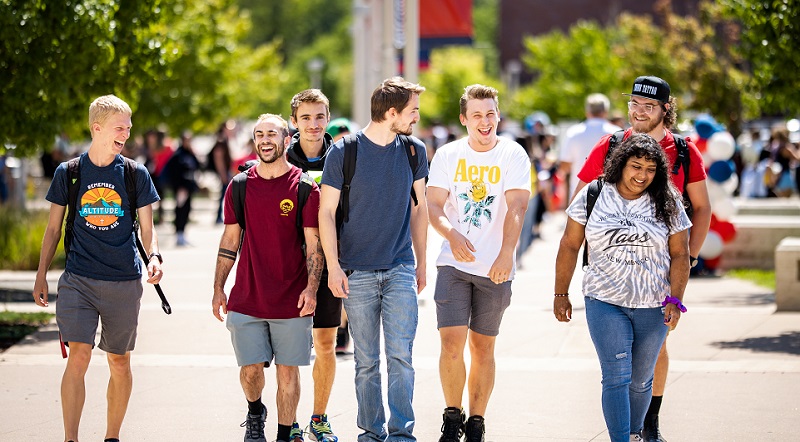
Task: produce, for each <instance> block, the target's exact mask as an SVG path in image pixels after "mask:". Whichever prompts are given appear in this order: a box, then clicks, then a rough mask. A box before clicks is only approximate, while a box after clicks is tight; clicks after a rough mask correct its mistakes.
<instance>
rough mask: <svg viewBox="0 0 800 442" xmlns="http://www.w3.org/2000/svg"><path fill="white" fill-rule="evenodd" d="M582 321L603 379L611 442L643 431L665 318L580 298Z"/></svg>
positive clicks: (656, 312) (658, 310) (644, 310)
mask: <svg viewBox="0 0 800 442" xmlns="http://www.w3.org/2000/svg"><path fill="white" fill-rule="evenodd" d="M584 301H585V302H586V321H587V322H588V324H589V334H590V335H591V337H592V342H594V348H595V350H596V351H597V357H598V358H599V359H600V370H601V371H602V374H603V398H602V403H603V416H604V417H605V420H606V427H607V428H608V434H609V436H610V437H611V440H612V442H618V441H620V442H622V441H624V442H628V441H629V438H630V433H636V432H639V431H641V430H642V427H643V426H644V416H645V414H646V413H647V408H648V407H649V406H650V397H651V395H652V390H653V370H654V369H655V366H656V360H657V359H658V352H659V350H660V349H661V345H662V344H663V343H664V338H665V337H666V336H667V326H665V325H664V313H663V311H662V308H661V307H657V308H628V307H620V306H617V305H613V304H608V303H606V302H603V301H598V300H596V299H594V298H589V297H584Z"/></svg>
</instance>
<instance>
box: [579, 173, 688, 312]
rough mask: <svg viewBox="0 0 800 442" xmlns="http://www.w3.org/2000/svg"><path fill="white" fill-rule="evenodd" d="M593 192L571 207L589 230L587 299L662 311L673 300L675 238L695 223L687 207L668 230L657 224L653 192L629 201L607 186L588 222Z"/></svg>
mask: <svg viewBox="0 0 800 442" xmlns="http://www.w3.org/2000/svg"><path fill="white" fill-rule="evenodd" d="M588 189H589V186H585V187H584V188H583V189H581V191H580V192H579V193H578V195H577V196H576V197H575V199H574V200H573V201H572V203H571V204H570V205H569V207H568V208H567V215H568V216H569V217H570V218H572V219H573V220H574V221H575V222H577V223H580V224H583V225H585V226H586V240H587V242H588V243H589V267H588V268H587V269H586V273H585V274H584V276H583V295H584V296H588V297H590V298H595V299H597V300H599V301H603V302H607V303H609V304H614V305H618V306H622V307H630V308H652V307H661V302H662V301H663V300H664V298H665V297H666V296H670V281H669V268H670V255H669V243H668V242H669V236H671V235H674V234H675V233H678V232H682V231H684V230H686V229H688V228H689V227H691V225H692V223H691V221H689V217H688V216H687V215H686V212H685V211H684V209H683V205H682V204H679V205H678V206H679V213H678V215H677V216H676V219H675V220H673V221H672V229H671V230H669V231H668V230H667V226H666V224H664V223H663V222H660V221H658V220H656V218H655V205H653V204H652V202H651V198H650V195H649V194H647V193H645V194H643V195H642V196H641V197H639V198H637V199H635V200H627V199H625V198H623V197H622V196H620V194H619V192H617V187H616V185H614V184H609V183H605V184H604V185H603V188H602V190H601V191H600V195H599V196H598V198H597V201H596V202H595V205H594V209H593V210H592V216H591V219H590V220H589V222H588V223H587V222H586V193H587V191H588ZM676 197H678V198H679V197H680V196H677V195H676Z"/></svg>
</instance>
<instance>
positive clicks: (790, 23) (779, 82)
mask: <svg viewBox="0 0 800 442" xmlns="http://www.w3.org/2000/svg"><path fill="white" fill-rule="evenodd" d="M718 5H719V7H720V9H719V11H720V12H721V13H722V14H723V15H724V16H725V17H727V18H731V19H734V20H735V22H736V23H734V24H732V25H731V27H729V28H728V30H729V31H732V32H733V33H734V34H735V36H736V37H738V38H739V39H740V44H739V45H738V46H737V47H736V51H737V53H739V54H741V55H742V57H743V58H744V59H745V60H746V61H747V67H748V68H749V71H750V72H751V73H752V76H750V77H749V78H746V79H744V80H745V81H746V85H747V88H748V91H749V92H750V93H752V94H753V96H754V98H755V99H757V100H758V102H759V105H760V107H761V111H762V112H765V113H791V114H798V113H800V95H799V94H798V91H800V76H798V72H800V53H798V48H800V3H798V2H797V1H792V0H719V2H718ZM739 26H741V27H739ZM741 29H744V31H741Z"/></svg>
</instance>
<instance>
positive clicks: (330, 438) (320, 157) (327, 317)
mask: <svg viewBox="0 0 800 442" xmlns="http://www.w3.org/2000/svg"><path fill="white" fill-rule="evenodd" d="M291 108H292V117H291V118H292V120H291V121H292V125H293V126H294V127H296V128H297V133H295V134H294V136H292V141H291V143H290V144H289V149H288V150H287V158H288V159H289V163H291V164H293V165H295V166H297V167H299V168H300V169H302V170H303V172H306V173H308V174H309V175H310V176H311V177H312V178H314V180H315V181H316V182H317V183H319V181H320V180H321V178H322V169H323V166H325V157H326V155H327V154H328V152H329V151H330V148H331V146H332V145H333V138H332V137H331V136H330V135H329V134H327V133H326V132H325V127H326V126H327V125H328V121H329V120H330V118H331V116H330V103H329V102H328V97H326V96H325V94H323V93H322V91H320V90H319V89H306V90H304V91H302V92H299V93H297V94H296V95H295V96H294V97H292V101H291ZM341 317H342V300H341V299H340V298H337V297H335V296H333V293H331V289H330V287H328V272H327V271H326V270H325V269H324V268H323V270H322V275H321V278H320V283H319V289H318V290H317V308H316V310H315V312H314V330H313V337H314V355H315V358H314V370H313V377H314V410H313V413H312V415H311V420H310V422H309V425H308V426H309V431H310V432H311V434H312V435H313V436H314V439H315V440H317V441H318V442H337V441H338V440H339V439H338V438H337V437H336V436H335V435H334V434H333V430H332V428H331V424H330V422H328V415H327V414H326V410H327V408H328V401H329V400H330V397H331V389H332V388H333V380H334V378H335V376H336V334H337V331H338V330H339V325H340V323H341Z"/></svg>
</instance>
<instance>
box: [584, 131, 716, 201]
mask: <svg viewBox="0 0 800 442" xmlns="http://www.w3.org/2000/svg"><path fill="white" fill-rule="evenodd" d="M632 132H633V130H632V129H630V128H628V129H627V130H626V131H625V136H624V137H623V138H624V139H628V137H629V136H630V135H631V133H632ZM610 139H611V135H605V136H604V137H603V138H600V141H599V142H598V143H597V144H595V146H594V147H593V148H592V150H591V152H589V156H588V157H586V162H585V163H584V164H583V168H582V169H581V171H580V172H578V178H579V179H580V180H581V181H583V182H584V183H591V182H592V181H593V180H595V179H597V177H599V176H600V174H602V173H603V165H604V163H605V161H606V154H608V140H610ZM659 144H660V145H661V148H662V149H663V150H664V153H665V154H667V160H669V164H670V169H669V172H670V174H669V176H670V177H671V178H672V184H675V187H677V188H678V191H679V192H681V193H683V174H684V173H685V171H684V170H683V167H681V168H680V169H678V173H677V174H673V173H672V165H673V164H674V163H675V160H676V159H677V158H678V148H676V147H675V137H674V136H673V135H672V132H670V131H667V134H666V136H665V137H664V138H662V139H661V141H660V142H659ZM686 144H687V145H688V147H689V181H688V182H689V183H696V182H698V181H703V180H705V179H706V169H705V167H704V166H703V155H702V154H701V153H700V150H698V149H697V146H695V144H694V143H693V142H692V140H690V139H688V138H687V139H686Z"/></svg>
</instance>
